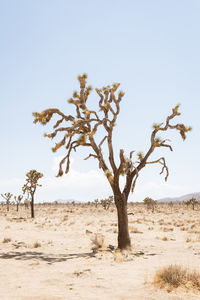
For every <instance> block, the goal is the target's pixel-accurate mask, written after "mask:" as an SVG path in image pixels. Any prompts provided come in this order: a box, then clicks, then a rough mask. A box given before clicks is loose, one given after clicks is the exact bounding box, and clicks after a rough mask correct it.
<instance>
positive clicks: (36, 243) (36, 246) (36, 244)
mask: <svg viewBox="0 0 200 300" xmlns="http://www.w3.org/2000/svg"><path fill="white" fill-rule="evenodd" d="M39 247H41V243H40V242H35V243H34V244H33V248H39Z"/></svg>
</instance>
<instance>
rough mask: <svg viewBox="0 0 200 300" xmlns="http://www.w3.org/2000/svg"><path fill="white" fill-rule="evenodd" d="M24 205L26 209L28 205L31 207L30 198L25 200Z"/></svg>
mask: <svg viewBox="0 0 200 300" xmlns="http://www.w3.org/2000/svg"><path fill="white" fill-rule="evenodd" d="M24 207H25V209H28V207H29V200H28V199H25V200H24Z"/></svg>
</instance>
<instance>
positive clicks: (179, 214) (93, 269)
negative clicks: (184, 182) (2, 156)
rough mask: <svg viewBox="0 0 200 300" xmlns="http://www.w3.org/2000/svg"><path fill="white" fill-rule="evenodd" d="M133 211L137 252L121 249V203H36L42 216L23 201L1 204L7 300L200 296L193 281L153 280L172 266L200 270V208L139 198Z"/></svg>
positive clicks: (2, 292) (1, 277) (1, 295)
mask: <svg viewBox="0 0 200 300" xmlns="http://www.w3.org/2000/svg"><path fill="white" fill-rule="evenodd" d="M128 212H129V228H130V235H131V241H132V250H131V251H123V252H122V253H121V252H120V251H119V250H118V249H116V247H117V214H116V209H115V207H114V206H111V207H110V208H109V210H105V209H103V207H101V206H98V207H97V208H96V207H95V206H94V205H91V204H90V205H80V204H79V205H72V204H70V205H69V204H68V205H60V204H59V205H36V206H35V219H31V218H30V209H25V208H24V207H23V206H20V208H19V212H17V211H16V207H14V206H11V207H10V211H9V212H7V211H6V206H1V207H0V226H1V233H0V245H1V250H0V270H1V272H0V299H1V300H64V299H67V300H71V299H84V300H100V299H101V300H102V299H104V300H107V299H109V300H110V299H114V300H129V299H130V300H133V299H134V300H135V299H137V300H157V299H159V300H168V299H170V300H172V299H173V300H182V299H191V300H198V299H200V292H199V291H198V290H195V289H193V288H192V287H191V288H185V287H179V288H177V289H172V290H170V289H166V288H164V289H160V288H159V287H157V286H156V285H155V284H154V276H155V273H156V271H157V270H159V269H160V268H162V267H165V266H169V265H171V264H177V265H181V266H184V267H186V268H189V269H195V270H196V271H198V272H200V218H199V216H200V209H198V208H197V209H195V210H192V208H191V207H188V208H187V207H186V206H184V205H174V206H173V207H170V206H169V205H167V204H164V205H159V206H158V207H157V208H156V210H155V212H152V211H151V210H147V209H146V207H145V206H144V205H139V204H138V205H136V204H135V205H129V207H128ZM96 234H97V236H96ZM102 235H103V237H104V241H102V245H101V246H102V247H101V248H99V249H98V250H97V249H95V244H94V242H93V241H94V239H95V238H96V237H98V238H99V237H100V239H103V238H102ZM100 242H101V241H100ZM112 246H114V247H112Z"/></svg>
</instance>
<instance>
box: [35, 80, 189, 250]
mask: <svg viewBox="0 0 200 300" xmlns="http://www.w3.org/2000/svg"><path fill="white" fill-rule="evenodd" d="M86 79H87V75H86V74H83V75H82V76H78V80H79V83H80V92H77V91H75V92H74V93H73V96H72V98H70V99H69V100H68V102H69V103H71V104H72V105H74V107H75V110H76V113H74V115H73V116H72V115H66V114H65V113H64V112H61V111H60V110H59V109H57V108H49V109H46V110H44V111H42V112H40V113H38V112H34V113H33V116H34V123H37V122H39V123H41V124H42V125H46V124H47V123H48V122H49V121H51V119H52V117H54V116H57V117H58V120H57V121H56V123H55V125H54V126H53V132H51V133H49V134H46V133H45V134H44V135H45V136H46V137H48V138H51V139H53V138H55V137H56V136H57V134H59V135H60V134H62V133H63V137H62V139H61V140H60V141H59V142H58V143H56V144H55V146H54V147H53V148H52V151H53V152H55V151H57V150H58V149H59V148H61V147H62V146H63V147H65V148H66V151H67V152H66V156H65V157H64V158H63V159H62V160H61V162H60V165H59V171H58V174H57V176H58V177H59V176H62V175H63V165H64V164H66V166H65V173H68V172H69V169H70V157H71V153H72V151H76V150H77V148H79V147H84V148H86V147H88V148H89V149H91V153H89V155H88V156H87V157H86V158H85V159H86V160H87V159H89V158H91V157H92V158H94V159H96V160H97V161H98V163H99V168H100V169H102V171H103V172H104V174H105V176H106V178H107V180H108V182H109V184H110V186H111V189H112V192H113V196H114V202H115V205H116V208H117V215H118V247H119V248H120V249H126V248H129V247H130V246H131V241H130V236H129V230H128V215H127V200H128V196H129V194H130V192H131V191H132V192H133V191H134V188H135V184H136V180H137V178H138V176H139V174H140V171H141V170H142V169H143V168H144V167H145V166H147V165H149V164H160V165H161V167H162V169H161V174H162V173H164V172H166V175H165V180H167V178H168V174H169V171H168V167H167V165H166V161H165V158H164V157H159V158H158V159H156V160H153V161H150V160H149V158H150V156H151V154H152V153H153V152H154V150H156V149H157V148H161V147H165V148H168V149H170V150H171V151H172V147H171V145H169V144H168V143H167V142H168V140H167V139H162V138H159V137H158V136H157V134H159V133H165V132H166V131H168V130H170V129H172V130H173V129H174V130H177V131H178V132H179V133H180V134H181V137H182V138H183V140H184V139H185V138H186V132H188V131H189V130H191V127H186V126H185V125H184V124H179V123H177V124H171V121H172V120H173V119H174V118H175V117H176V116H179V115H180V112H179V111H178V109H179V105H177V106H175V107H174V108H173V110H172V113H171V114H170V115H169V116H168V117H167V118H166V121H165V122H164V123H160V124H154V125H153V130H152V133H151V137H150V145H149V149H148V151H147V152H146V154H143V153H142V152H138V153H137V154H136V155H133V153H134V151H131V152H130V154H129V155H128V156H126V155H125V153H124V150H123V149H121V150H120V153H119V158H120V162H119V165H117V164H116V160H115V157H114V149H113V130H114V127H115V125H116V121H117V117H118V115H119V112H120V103H121V100H122V98H123V96H124V92H123V91H119V93H118V94H117V95H116V92H117V89H118V88H119V85H120V84H119V83H114V84H113V85H112V86H106V87H103V88H102V89H99V88H96V93H97V95H98V96H99V102H98V109H96V110H94V109H90V108H89V106H88V105H87V100H88V96H89V94H90V92H91V90H92V87H91V86H86ZM100 128H102V129H100ZM136 130H137V129H136ZM97 132H98V134H96V133H97ZM103 132H105V134H104V133H103ZM100 134H103V135H102V137H101V139H100V137H99V136H100ZM105 144H107V148H108V157H106V155H105V154H104V153H107V152H104V153H103V151H102V147H104V146H105ZM120 176H125V178H126V180H125V185H124V188H122V189H121V188H120V184H119V179H120Z"/></svg>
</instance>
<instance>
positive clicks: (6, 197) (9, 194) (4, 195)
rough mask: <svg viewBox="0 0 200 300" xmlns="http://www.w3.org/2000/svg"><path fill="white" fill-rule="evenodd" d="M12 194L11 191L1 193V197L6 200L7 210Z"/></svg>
mask: <svg viewBox="0 0 200 300" xmlns="http://www.w3.org/2000/svg"><path fill="white" fill-rule="evenodd" d="M12 196H13V194H11V193H4V194H1V197H3V198H4V199H5V200H6V206H7V211H9V207H10V200H11V198H12Z"/></svg>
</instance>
